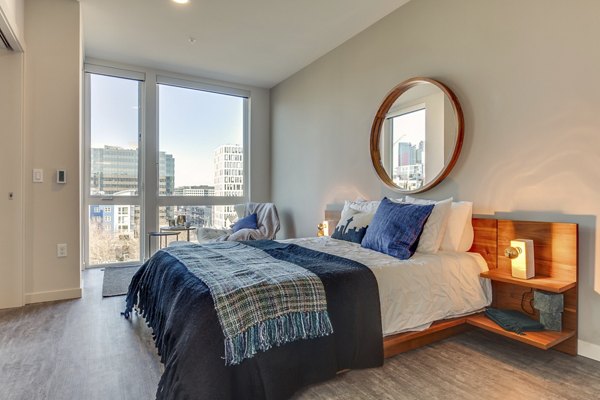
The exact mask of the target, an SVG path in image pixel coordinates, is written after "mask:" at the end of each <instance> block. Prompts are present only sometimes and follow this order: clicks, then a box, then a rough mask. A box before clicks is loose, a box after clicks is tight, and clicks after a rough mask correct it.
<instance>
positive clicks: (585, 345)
mask: <svg viewBox="0 0 600 400" xmlns="http://www.w3.org/2000/svg"><path fill="white" fill-rule="evenodd" d="M577 349H578V351H577V354H579V355H580V356H584V357H587V358H591V359H592V360H596V361H600V345H597V344H594V343H590V342H584V341H583V340H578V341H577Z"/></svg>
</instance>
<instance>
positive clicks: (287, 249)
mask: <svg viewBox="0 0 600 400" xmlns="http://www.w3.org/2000/svg"><path fill="white" fill-rule="evenodd" d="M244 243H245V244H246V245H249V246H254V247H257V248H260V249H262V250H263V251H265V252H267V253H268V254H269V255H271V256H272V257H274V258H277V259H280V260H285V261H288V262H293V263H295V264H297V265H299V266H301V267H304V268H306V269H308V270H310V271H312V272H313V273H315V274H316V275H317V276H319V278H320V279H321V281H322V282H323V285H324V287H325V292H326V296H327V308H328V312H329V316H330V319H331V322H332V325H333V330H334V333H333V334H332V335H329V336H326V337H321V338H316V339H310V340H300V341H296V342H293V343H288V344H285V345H283V346H280V347H276V348H273V349H271V350H269V351H267V352H265V353H259V354H257V355H256V356H255V357H254V358H251V359H247V360H244V361H243V362H242V363H241V364H239V365H235V366H225V364H224V362H223V332H222V330H221V327H220V325H219V322H218V319H217V316H216V312H215V309H214V305H213V301H212V297H211V295H210V293H209V290H208V287H207V286H206V285H205V284H204V283H203V282H202V281H201V280H200V279H198V278H197V277H196V276H195V275H194V274H193V273H191V272H190V271H188V269H187V268H186V267H185V266H184V265H183V264H181V263H180V262H179V261H177V260H176V259H175V258H173V257H172V256H170V255H169V254H167V253H165V252H160V251H159V252H158V253H156V254H155V255H154V256H153V257H152V258H151V259H150V260H148V261H147V262H146V263H145V264H144V265H143V266H142V267H141V268H140V270H139V271H138V272H137V273H136V274H135V276H134V277H133V279H132V281H131V284H130V286H129V292H128V294H127V306H126V310H125V314H126V316H128V315H129V313H130V312H131V310H132V308H133V307H134V306H137V308H138V309H139V311H140V312H141V314H142V316H143V317H144V318H145V319H146V322H147V323H148V325H149V326H150V327H151V328H152V330H153V334H154V338H155V343H156V346H157V348H158V352H159V354H160V357H161V361H162V362H163V363H164V365H165V371H164V373H163V375H162V377H161V379H160V382H159V387H158V390H157V395H156V397H157V399H211V400H213V399H214V400H217V399H285V398H289V397H290V396H291V395H292V394H293V393H294V392H295V391H296V390H298V389H299V388H300V387H302V386H305V385H308V384H312V383H317V382H322V381H324V380H327V379H330V378H332V377H334V376H335V374H336V372H337V371H340V370H343V369H358V368H370V367H377V366H381V365H382V364H383V339H382V332H381V317H380V308H379V293H378V288H377V281H376V280H375V277H374V276H373V273H372V272H371V270H369V269H368V268H367V267H365V266H364V265H362V264H360V263H357V262H354V261H351V260H347V259H344V258H341V257H337V256H333V255H329V254H325V253H321V252H317V251H313V250H309V249H306V248H303V247H300V246H297V245H294V244H282V243H278V242H273V241H248V242H244Z"/></svg>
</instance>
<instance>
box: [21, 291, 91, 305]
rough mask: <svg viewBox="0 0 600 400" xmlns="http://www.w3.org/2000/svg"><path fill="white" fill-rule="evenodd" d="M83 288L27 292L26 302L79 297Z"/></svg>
mask: <svg viewBox="0 0 600 400" xmlns="http://www.w3.org/2000/svg"><path fill="white" fill-rule="evenodd" d="M80 297H81V288H73V289H63V290H52V291H49V292H34V293H25V304H32V303H43V302H45V301H56V300H69V299H79V298H80Z"/></svg>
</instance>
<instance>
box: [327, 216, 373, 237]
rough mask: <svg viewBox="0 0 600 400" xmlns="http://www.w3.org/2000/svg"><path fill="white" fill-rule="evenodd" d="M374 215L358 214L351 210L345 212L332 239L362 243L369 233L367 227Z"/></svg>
mask: <svg viewBox="0 0 600 400" xmlns="http://www.w3.org/2000/svg"><path fill="white" fill-rule="evenodd" d="M373 215H374V214H372V213H363V212H357V211H354V210H352V209H350V208H349V209H347V210H345V212H344V211H343V212H342V216H341V218H340V222H338V224H337V226H336V227H335V231H333V234H332V235H331V237H332V238H333V239H339V240H346V241H348V242H354V243H360V242H361V241H362V239H363V237H364V236H365V233H366V232H367V227H368V226H369V223H371V220H372V219H373Z"/></svg>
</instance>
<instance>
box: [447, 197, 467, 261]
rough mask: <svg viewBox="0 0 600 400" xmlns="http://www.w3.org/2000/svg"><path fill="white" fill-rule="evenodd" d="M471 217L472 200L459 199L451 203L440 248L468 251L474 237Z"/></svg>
mask: <svg viewBox="0 0 600 400" xmlns="http://www.w3.org/2000/svg"><path fill="white" fill-rule="evenodd" d="M472 218H473V203H472V202H470V201H459V202H454V203H452V207H451V208H450V216H449V217H448V226H447V227H446V233H445V234H444V238H443V239H442V244H441V246H440V250H445V251H469V249H470V248H471V245H472V244H473V237H474V232H473V222H472Z"/></svg>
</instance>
